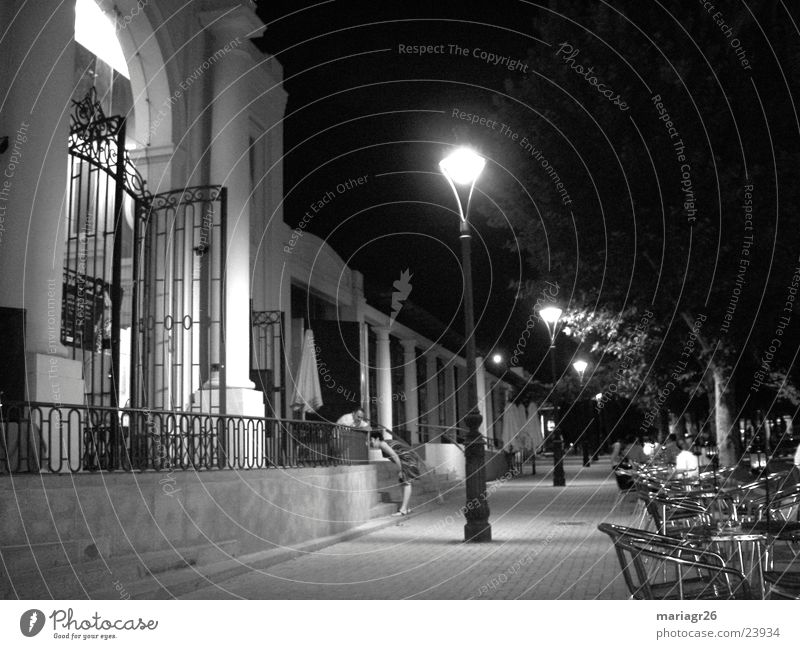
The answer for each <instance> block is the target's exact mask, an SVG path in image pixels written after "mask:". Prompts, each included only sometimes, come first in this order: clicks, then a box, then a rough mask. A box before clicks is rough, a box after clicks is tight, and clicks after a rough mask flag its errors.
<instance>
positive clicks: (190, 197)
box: [149, 185, 222, 211]
mask: <svg viewBox="0 0 800 649" xmlns="http://www.w3.org/2000/svg"><path fill="white" fill-rule="evenodd" d="M221 193H222V185H195V186H194V187H184V188H183V189H174V190H172V191H169V192H164V193H162V194H156V195H155V196H152V197H151V200H150V206H149V207H150V209H151V210H153V211H156V210H168V209H177V208H178V207H179V206H180V205H191V204H192V203H213V202H215V201H218V200H220V195H221Z"/></svg>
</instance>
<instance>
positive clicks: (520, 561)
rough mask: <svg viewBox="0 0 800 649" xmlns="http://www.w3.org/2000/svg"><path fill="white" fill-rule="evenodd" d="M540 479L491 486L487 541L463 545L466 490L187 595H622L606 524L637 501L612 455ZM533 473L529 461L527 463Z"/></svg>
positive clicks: (625, 518)
mask: <svg viewBox="0 0 800 649" xmlns="http://www.w3.org/2000/svg"><path fill="white" fill-rule="evenodd" d="M538 469H539V471H538V475H536V476H530V475H527V476H524V477H520V478H516V479H514V480H509V481H505V482H500V481H498V482H495V483H490V486H489V493H490V494H491V496H490V507H491V515H490V521H491V524H492V533H493V542H492V543H486V544H465V543H462V542H461V539H462V538H463V526H464V518H463V516H462V515H461V514H460V512H459V508H460V507H461V506H462V505H463V503H464V496H463V495H462V494H463V487H460V488H459V492H461V493H458V494H455V495H453V496H452V497H450V498H448V500H447V502H446V503H445V504H444V505H439V506H437V507H435V508H433V509H431V510H428V511H425V512H423V513H420V514H417V515H412V516H410V517H408V518H401V519H398V522H397V524H396V525H391V526H389V527H385V528H383V529H380V530H378V531H376V532H373V533H371V534H368V535H365V536H362V537H359V538H357V539H353V540H350V541H347V542H343V543H338V544H336V545H332V546H329V547H326V548H324V549H323V550H320V551H317V552H314V553H312V554H308V555H306V556H303V557H298V558H296V559H292V560H289V561H286V562H284V563H281V564H278V565H275V566H272V567H271V568H269V569H265V570H256V569H253V570H252V571H251V572H250V573H248V574H246V575H242V576H240V577H235V578H233V579H229V580H227V581H223V582H221V583H219V584H217V585H215V586H209V587H207V588H203V589H201V590H198V591H195V592H193V593H189V594H187V595H184V596H183V599H226V598H247V599H408V598H410V599H624V598H626V597H627V590H626V588H625V584H624V582H623V581H622V578H621V577H620V575H619V566H618V563H617V559H616V555H615V554H614V551H613V548H612V545H611V542H610V540H609V539H608V537H606V536H605V535H603V534H601V533H600V532H598V531H597V525H598V523H600V522H602V521H612V522H619V523H623V524H632V522H633V521H634V518H633V516H634V508H635V500H634V498H633V497H632V496H626V497H624V498H623V497H621V496H620V492H619V491H618V490H617V486H616V483H615V481H614V479H613V475H611V472H610V470H609V464H608V459H607V458H603V459H601V460H600V461H599V462H597V463H595V464H593V466H592V467H591V468H588V469H585V468H583V467H581V466H580V463H579V461H578V460H577V459H575V458H569V460H568V462H567V466H566V473H567V486H566V487H560V488H558V487H553V486H552V478H551V475H550V473H549V471H550V469H552V466H547V465H544V464H543V463H542V462H540V463H539V465H538ZM525 470H526V471H530V467H529V466H526V467H525Z"/></svg>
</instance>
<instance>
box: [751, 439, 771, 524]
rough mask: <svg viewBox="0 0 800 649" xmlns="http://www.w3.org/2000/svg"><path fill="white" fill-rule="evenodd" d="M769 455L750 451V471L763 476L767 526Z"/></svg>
mask: <svg viewBox="0 0 800 649" xmlns="http://www.w3.org/2000/svg"><path fill="white" fill-rule="evenodd" d="M768 465H769V457H768V455H767V454H766V453H765V452H764V451H752V452H751V453H750V471H752V473H753V475H754V476H758V477H763V478H764V490H765V492H766V493H765V494H764V507H765V510H766V511H765V513H766V516H767V528H769V527H770V512H769V505H770V502H769V469H768V468H767V467H768Z"/></svg>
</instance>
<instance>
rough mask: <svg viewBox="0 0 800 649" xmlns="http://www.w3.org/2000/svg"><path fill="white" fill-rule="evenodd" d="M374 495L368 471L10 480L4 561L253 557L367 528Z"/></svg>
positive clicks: (4, 510)
mask: <svg viewBox="0 0 800 649" xmlns="http://www.w3.org/2000/svg"><path fill="white" fill-rule="evenodd" d="M376 487H377V483H376V471H375V468H374V467H371V466H352V467H320V468H316V469H311V468H309V469H292V470H290V471H283V470H280V469H270V470H268V471H208V472H179V471H175V472H172V473H155V472H148V473H105V474H94V475H88V474H75V475H50V474H41V475H15V476H7V475H6V476H2V480H0V521H2V525H1V526H0V552H2V554H3V558H4V560H6V561H11V562H14V563H18V562H22V563H26V564H27V563H31V564H32V567H35V564H34V563H33V552H32V551H31V549H30V548H31V547H32V548H34V551H35V554H36V557H37V561H40V563H41V562H44V564H45V565H47V566H55V565H64V564H65V563H66V562H67V560H69V561H70V562H72V561H80V560H86V559H93V558H97V556H98V554H100V555H102V556H107V557H117V556H125V555H134V554H135V553H148V552H156V551H161V550H168V549H170V548H182V547H191V546H198V545H207V544H215V543H227V542H230V541H235V542H236V545H237V547H238V553H240V554H248V553H251V552H257V551H262V550H269V549H273V548H276V547H283V546H291V545H296V544H298V543H301V542H303V541H308V540H310V539H314V538H319V537H324V536H328V535H331V534H337V533H340V532H343V531H346V530H347V529H350V528H352V527H355V526H357V525H359V524H361V523H364V522H365V521H367V520H369V518H370V509H371V508H372V507H374V505H375V503H377V502H378V501H379V500H380V496H379V494H378V493H377V489H376ZM18 567H21V566H19V565H18Z"/></svg>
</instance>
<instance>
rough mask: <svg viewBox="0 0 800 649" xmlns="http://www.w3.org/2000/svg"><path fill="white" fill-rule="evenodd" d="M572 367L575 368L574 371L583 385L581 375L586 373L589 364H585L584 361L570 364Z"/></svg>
mask: <svg viewBox="0 0 800 649" xmlns="http://www.w3.org/2000/svg"><path fill="white" fill-rule="evenodd" d="M572 367H574V368H575V371H576V372H577V373H578V377H579V379H580V382H581V385H583V373H584V372H585V371H586V368H587V367H589V363H587V362H586V361H575V362H574V363H573V364H572Z"/></svg>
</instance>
